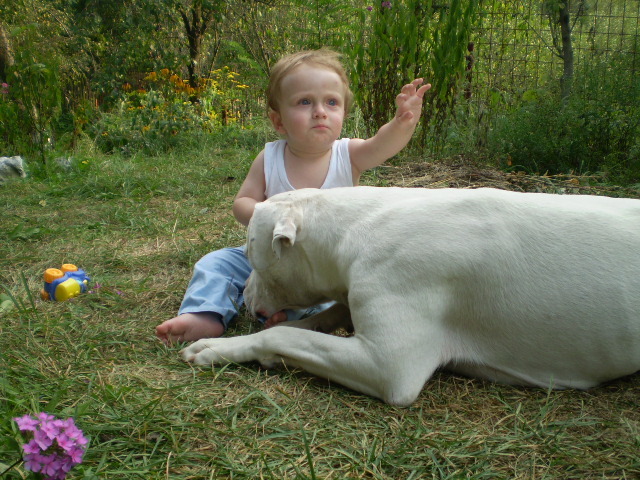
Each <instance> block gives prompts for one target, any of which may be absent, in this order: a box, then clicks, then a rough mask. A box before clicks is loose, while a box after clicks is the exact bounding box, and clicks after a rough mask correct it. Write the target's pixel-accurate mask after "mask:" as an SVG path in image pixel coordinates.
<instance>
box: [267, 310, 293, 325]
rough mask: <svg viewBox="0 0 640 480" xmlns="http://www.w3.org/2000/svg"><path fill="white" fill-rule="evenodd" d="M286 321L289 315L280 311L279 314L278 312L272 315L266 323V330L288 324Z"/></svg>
mask: <svg viewBox="0 0 640 480" xmlns="http://www.w3.org/2000/svg"><path fill="white" fill-rule="evenodd" d="M286 321H287V314H286V313H284V312H283V311H282V310H280V311H279V312H276V313H274V314H273V315H271V316H270V317H269V318H268V319H267V321H266V322H264V328H271V327H275V326H276V325H277V324H279V323H282V322H286Z"/></svg>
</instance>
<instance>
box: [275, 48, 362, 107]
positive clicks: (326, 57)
mask: <svg viewBox="0 0 640 480" xmlns="http://www.w3.org/2000/svg"><path fill="white" fill-rule="evenodd" d="M300 65H314V66H317V67H322V68H326V69H328V70H332V71H334V72H335V73H337V74H338V76H339V77H340V79H341V80H342V83H344V88H345V95H344V101H345V104H344V111H345V114H347V113H349V109H350V108H351V104H352V103H353V93H352V92H351V89H350V88H349V79H348V78H347V73H346V72H345V70H344V66H343V65H342V62H340V54H339V53H337V52H334V51H333V50H330V49H328V48H321V49H320V50H304V51H302V52H297V53H293V54H291V55H287V56H285V57H282V58H281V59H280V60H278V62H277V63H276V64H275V65H274V66H273V68H272V69H271V74H270V75H269V86H268V88H267V106H268V107H269V109H270V110H273V111H276V112H278V111H279V107H278V102H279V101H280V94H281V92H280V84H281V83H282V79H283V78H284V77H286V76H287V75H288V74H289V73H290V72H291V71H292V70H293V69H294V68H296V67H298V66H300Z"/></svg>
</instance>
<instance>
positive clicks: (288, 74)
mask: <svg viewBox="0 0 640 480" xmlns="http://www.w3.org/2000/svg"><path fill="white" fill-rule="evenodd" d="M430 87H431V85H429V84H426V85H423V80H422V79H421V78H420V79H416V80H414V81H413V82H411V83H409V84H407V85H405V86H404V87H403V88H402V91H401V93H400V94H399V95H398V96H397V98H396V105H397V110H396V115H395V117H394V118H393V119H392V120H391V121H390V122H389V123H387V124H385V125H383V126H382V127H381V128H380V130H378V132H377V133H376V135H375V136H373V137H372V138H369V139H367V140H363V139H348V138H343V139H339V137H340V133H341V131H342V123H343V121H344V118H345V116H346V114H347V113H348V112H349V108H350V106H351V103H352V99H353V94H352V93H351V90H350V89H349V82H348V79H347V76H346V73H345V71H344V68H343V66H342V64H341V63H340V59H339V55H338V54H337V53H336V52H333V51H331V50H327V49H321V50H313V51H303V52H299V53H295V54H292V55H289V56H286V57H284V58H282V59H281V60H280V61H278V62H277V63H276V65H274V67H273V69H272V72H271V76H270V79H269V87H268V91H267V100H268V107H269V119H270V121H271V123H272V125H273V128H274V129H275V130H276V131H277V132H278V133H279V134H281V135H282V137H283V139H282V140H278V141H275V142H270V143H267V144H266V145H265V148H264V150H262V151H261V152H260V153H259V154H258V156H257V157H256V159H255V160H254V162H253V164H252V166H251V168H250V169H249V173H248V174H247V177H246V179H245V180H244V182H243V184H242V186H241V187H240V190H239V191H238V194H237V195H236V197H235V200H234V203H233V214H234V216H235V218H236V219H237V220H238V221H239V222H240V223H242V224H243V225H245V226H246V225H248V223H249V220H250V219H251V216H252V215H253V210H254V208H255V206H256V204H257V203H260V202H263V201H264V200H266V199H267V198H269V197H271V196H272V195H275V194H277V193H281V192H285V191H289V190H295V189H299V188H334V187H346V186H355V185H357V184H358V180H359V178H360V175H361V174H362V172H364V171H365V170H368V169H370V168H373V167H376V166H378V165H380V164H382V163H383V162H384V161H385V160H387V159H388V158H390V157H392V156H394V155H395V154H397V153H398V152H399V151H400V150H402V149H403V148H404V147H405V145H406V144H407V143H408V142H409V140H410V139H411V136H412V135H413V132H414V130H415V128H416V125H417V123H418V120H419V118H420V112H421V109H422V97H423V95H424V94H425V92H426V91H427V90H428V89H429V88H430ZM250 273H251V266H250V264H249V262H248V260H247V258H246V256H245V254H244V247H238V248H225V249H222V250H218V251H216V252H212V253H209V254H208V255H206V256H204V257H203V258H202V259H201V260H199V261H198V262H197V263H196V265H195V267H194V274H193V277H192V279H191V282H190V283H189V286H188V288H187V291H186V293H185V297H184V300H183V302H182V305H181V307H180V310H179V312H178V316H177V317H174V318H172V319H170V320H167V321H165V322H164V323H162V324H160V325H158V327H156V335H157V336H158V338H160V340H162V341H163V342H165V343H166V344H169V343H171V342H182V341H189V342H190V341H195V340H199V339H201V338H208V337H219V336H221V335H222V334H223V333H224V331H225V329H226V327H227V325H228V324H229V322H230V321H231V320H232V319H233V318H234V317H235V316H236V314H237V308H238V306H240V305H242V303H243V297H242V292H243V289H244V284H245V282H246V280H247V278H248V277H249V274H250ZM302 313H303V312H278V313H276V314H274V315H273V316H272V317H271V318H269V319H267V320H266V323H265V325H266V327H270V326H273V325H275V324H277V323H279V322H282V321H284V320H287V319H288V320H292V319H294V318H299V317H300V316H301V315H302Z"/></svg>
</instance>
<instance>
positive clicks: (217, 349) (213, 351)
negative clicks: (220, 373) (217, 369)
mask: <svg viewBox="0 0 640 480" xmlns="http://www.w3.org/2000/svg"><path fill="white" fill-rule="evenodd" d="M224 350H225V348H224V340H222V339H217V338H205V339H203V340H198V341H197V342H195V343H192V344H191V345H189V346H188V347H186V348H185V349H183V350H182V351H181V352H180V355H181V356H182V359H183V360H184V361H185V362H189V363H195V364H196V365H225V364H227V363H232V362H233V359H232V358H227V357H225V355H224Z"/></svg>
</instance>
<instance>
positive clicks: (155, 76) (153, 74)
mask: <svg viewBox="0 0 640 480" xmlns="http://www.w3.org/2000/svg"><path fill="white" fill-rule="evenodd" d="M144 79H145V80H147V81H150V82H155V81H156V80H157V79H158V74H157V73H156V72H151V73H149V74H148V75H147V76H146V77H144Z"/></svg>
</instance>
